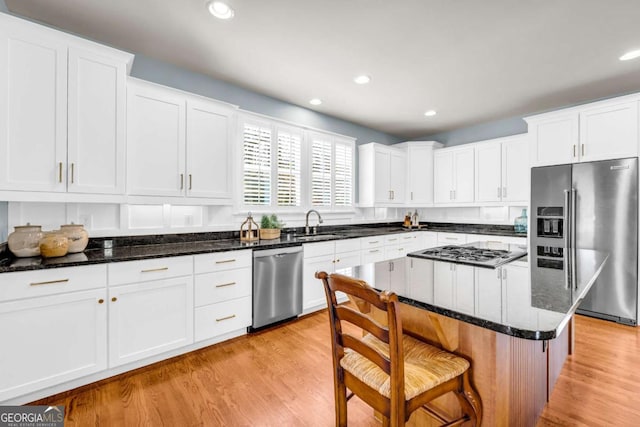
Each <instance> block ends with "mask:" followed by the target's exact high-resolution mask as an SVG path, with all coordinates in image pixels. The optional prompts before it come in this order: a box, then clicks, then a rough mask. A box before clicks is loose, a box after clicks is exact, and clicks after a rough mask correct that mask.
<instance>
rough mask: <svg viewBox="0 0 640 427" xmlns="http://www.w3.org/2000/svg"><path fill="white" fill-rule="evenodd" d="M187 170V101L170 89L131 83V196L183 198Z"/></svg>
mask: <svg viewBox="0 0 640 427" xmlns="http://www.w3.org/2000/svg"><path fill="white" fill-rule="evenodd" d="M184 168H185V102H184V97H183V96H181V95H179V94H177V93H176V92H174V91H171V90H170V89H168V88H163V87H161V86H156V85H151V84H146V83H144V82H139V81H134V80H129V82H128V84H127V192H128V194H131V195H140V196H182V195H184V189H185V185H186V182H185V180H186V177H185V170H184ZM211 168H212V169H213V168H214V166H213V165H212V166H211Z"/></svg>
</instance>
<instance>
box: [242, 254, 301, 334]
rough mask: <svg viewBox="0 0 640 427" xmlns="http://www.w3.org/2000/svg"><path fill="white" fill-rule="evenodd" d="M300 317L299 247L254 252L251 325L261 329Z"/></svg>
mask: <svg viewBox="0 0 640 427" xmlns="http://www.w3.org/2000/svg"><path fill="white" fill-rule="evenodd" d="M300 313H302V246H293V247H288V248H279V249H269V250H263V251H253V322H252V324H251V327H250V328H249V330H250V331H251V330H254V329H257V328H261V327H263V326H266V325H270V324H272V323H276V322H279V321H281V320H285V319H289V318H292V317H296V316H297V315H299V314H300Z"/></svg>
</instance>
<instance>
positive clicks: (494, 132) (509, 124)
mask: <svg viewBox="0 0 640 427" xmlns="http://www.w3.org/2000/svg"><path fill="white" fill-rule="evenodd" d="M525 132H527V123H526V122H525V121H524V120H523V119H522V117H510V118H508V119H501V120H496V121H493V122H488V123H480V124H478V125H473V126H469V127H466V128H461V129H454V130H451V131H449V132H442V133H437V134H433V135H426V136H424V137H422V138H415V140H416V141H438V142H441V143H443V144H444V145H446V146H448V147H451V146H453V145H460V144H467V143H470V142H476V141H484V140H485V139H493V138H500V137H502V136H510V135H516V134H519V133H525Z"/></svg>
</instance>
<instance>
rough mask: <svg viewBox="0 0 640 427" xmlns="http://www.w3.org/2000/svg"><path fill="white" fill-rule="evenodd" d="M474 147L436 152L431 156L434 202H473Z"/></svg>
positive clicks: (445, 149)
mask: <svg viewBox="0 0 640 427" xmlns="http://www.w3.org/2000/svg"><path fill="white" fill-rule="evenodd" d="M474 151H475V147H463V148H460V147H456V148H444V149H441V150H436V151H435V153H434V156H433V160H434V161H433V170H434V202H435V203H436V204H455V203H469V202H473V200H474Z"/></svg>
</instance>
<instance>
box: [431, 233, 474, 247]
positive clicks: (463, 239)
mask: <svg viewBox="0 0 640 427" xmlns="http://www.w3.org/2000/svg"><path fill="white" fill-rule="evenodd" d="M465 243H467V235H466V234H462V233H438V246H442V245H462V244H465Z"/></svg>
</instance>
